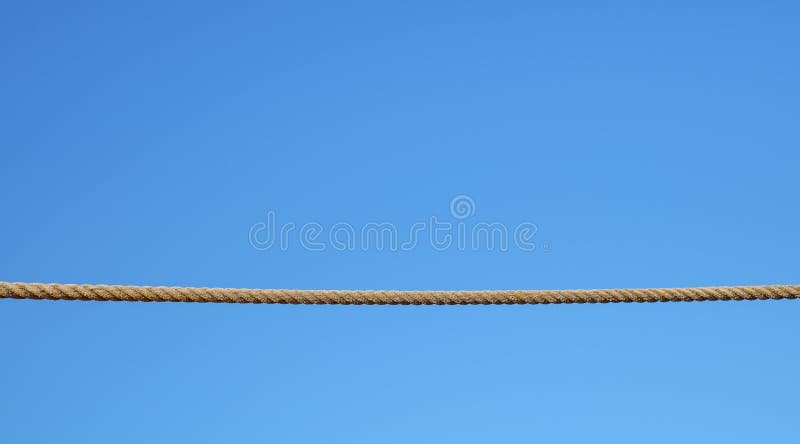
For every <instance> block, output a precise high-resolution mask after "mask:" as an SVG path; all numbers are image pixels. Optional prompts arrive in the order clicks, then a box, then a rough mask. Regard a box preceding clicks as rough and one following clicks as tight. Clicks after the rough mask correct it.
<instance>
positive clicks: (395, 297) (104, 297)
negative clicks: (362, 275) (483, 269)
mask: <svg viewBox="0 0 800 444" xmlns="http://www.w3.org/2000/svg"><path fill="white" fill-rule="evenodd" d="M799 297H800V285H765V286H758V287H699V288H633V289H611V290H486V291H483V290H480V291H392V290H387V291H384V290H251V289H240V288H191V287H140V286H123V285H73V284H67V285H64V284H28V283H20V282H0V298H14V299H67V300H74V299H79V300H91V301H142V302H227V303H242V304H392V305H396V304H402V305H466V304H571V303H578V304H583V303H608V302H678V301H728V300H737V301H738V300H752V299H796V298H799Z"/></svg>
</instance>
